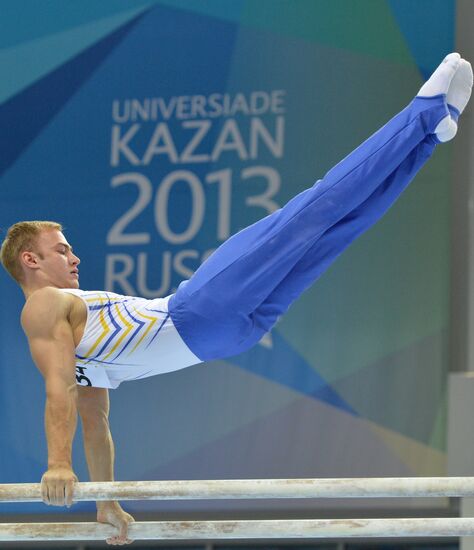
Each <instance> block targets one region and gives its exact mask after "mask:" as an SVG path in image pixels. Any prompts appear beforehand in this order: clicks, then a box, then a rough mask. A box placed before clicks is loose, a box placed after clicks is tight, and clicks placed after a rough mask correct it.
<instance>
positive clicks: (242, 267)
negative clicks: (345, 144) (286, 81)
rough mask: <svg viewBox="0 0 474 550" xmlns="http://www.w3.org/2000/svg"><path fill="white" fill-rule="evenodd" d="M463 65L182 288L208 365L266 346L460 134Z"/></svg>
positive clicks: (193, 339)
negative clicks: (442, 144)
mask: <svg viewBox="0 0 474 550" xmlns="http://www.w3.org/2000/svg"><path fill="white" fill-rule="evenodd" d="M460 63H461V60H460V56H459V55H458V54H451V55H450V56H448V57H447V58H446V59H445V61H444V62H443V64H442V65H440V67H439V68H438V69H437V71H435V73H434V74H433V76H432V77H431V78H430V80H429V81H428V82H427V83H426V84H425V85H424V86H423V87H422V89H421V90H420V93H423V94H425V95H426V97H424V96H420V95H418V96H417V97H416V98H415V99H414V100H413V101H412V102H411V103H410V105H408V107H407V108H406V109H404V110H403V111H402V112H401V113H399V114H398V115H397V116H395V117H394V118H393V119H392V120H391V121H390V122H388V123H387V124H386V125H385V126H384V127H383V128H382V129H381V130H379V131H378V132H377V133H376V134H374V135H373V136H372V137H370V138H369V139H368V140H367V141H365V142H364V143H363V144H362V145H361V146H360V147H359V148H357V149H356V150H355V151H354V152H352V153H351V154H350V155H349V156H347V157H346V158H345V159H344V160H343V161H341V162H340V163H339V164H338V165H336V166H335V167H334V168H333V169H332V170H330V171H329V172H328V173H327V174H326V176H325V177H324V178H323V179H322V180H321V181H319V182H317V183H316V184H315V185H313V187H311V188H310V189H307V190H306V191H304V192H302V193H300V194H299V195H297V196H296V197H294V198H293V199H292V200H291V201H290V202H289V203H287V204H286V205H285V206H284V207H283V208H281V209H280V210H278V211H276V212H274V213H273V214H271V215H270V216H267V217H266V218H264V219H262V220H260V221H259V222H257V223H255V224H253V225H252V226H250V227H248V228H246V229H244V230H243V231H240V232H239V233H237V234H236V235H234V236H233V237H231V238H230V239H229V240H228V241H226V242H225V243H224V244H223V245H222V246H221V247H219V248H218V249H217V251H216V252H215V253H214V254H213V255H212V256H211V257H210V258H209V259H208V260H207V261H206V262H204V263H203V264H202V265H201V266H200V268H199V269H198V270H197V271H196V273H195V274H194V275H193V276H192V277H191V279H190V280H189V281H186V282H185V283H183V284H182V285H180V288H179V289H178V291H177V293H176V294H175V295H173V296H172V297H171V299H170V302H169V308H170V314H171V318H172V319H173V322H174V323H175V325H176V328H177V330H178V332H179V333H180V335H181V337H182V338H183V340H184V341H185V342H186V344H187V345H188V346H189V347H190V349H191V350H192V351H193V352H194V353H195V354H196V355H197V356H198V357H199V358H200V359H202V360H210V359H214V358H218V357H225V356H228V355H234V354H236V353H239V352H240V351H243V350H244V349H247V348H248V347H250V346H251V345H252V344H253V343H255V342H256V341H258V339H259V337H260V336H261V335H262V334H263V332H265V330H268V329H269V328H270V326H271V324H272V322H274V321H275V320H276V319H277V317H278V315H280V314H281V313H283V312H284V311H286V309H287V307H288V306H289V304H290V303H291V302H292V301H293V300H294V299H296V298H297V297H298V296H299V295H300V294H301V292H303V291H304V289H305V288H307V286H309V284H311V283H312V282H313V281H314V280H315V279H316V278H317V277H318V276H319V275H320V273H321V272H322V271H323V270H324V269H326V267H327V266H328V265H329V264H330V263H331V261H332V260H333V259H334V258H335V257H336V256H337V255H338V254H340V252H342V250H343V249H344V248H345V247H346V246H347V245H348V244H349V242H351V240H353V239H354V238H355V237H356V236H357V235H358V234H360V233H361V232H363V231H364V230H366V229H367V228H368V227H370V226H371V225H372V224H373V223H375V221H377V219H379V218H380V217H381V216H382V215H383V214H384V213H385V211H386V210H387V208H388V207H389V206H390V204H392V203H393V201H394V200H395V199H396V198H397V197H398V195H399V194H400V193H401V192H402V190H403V189H404V188H405V187H406V185H408V183H409V182H410V181H411V180H412V178H413V177H414V176H415V174H416V173H417V171H418V170H419V169H420V168H421V166H422V165H423V163H424V162H425V161H426V160H427V159H428V158H429V156H430V155H431V153H432V152H433V150H434V148H435V145H436V144H437V143H439V141H442V140H446V139H450V138H451V137H453V136H454V134H455V131H456V129H457V125H456V121H457V116H458V114H459V113H460V112H461V111H462V109H463V108H464V106H465V103H467V100H468V99H469V96H468V95H467V97H465V96H466V94H464V95H463V94H461V95H462V97H463V102H460V101H458V104H454V105H448V102H447V100H448V101H449V99H450V93H449V87H450V83H451V81H452V82H455V81H456V79H455V78H453V76H455V75H457V71H458V69H459V67H460ZM464 63H467V62H464ZM467 65H469V64H467ZM469 70H470V66H469ZM471 79H472V72H471ZM457 80H459V78H458V79H457ZM461 80H462V81H463V79H461ZM471 84H472V80H471ZM457 88H459V86H458V85H456V89H457ZM469 92H470V88H469ZM466 93H467V92H466ZM451 96H453V94H451ZM462 103H463V104H462ZM283 296H286V298H284V299H283ZM272 320H273V321H272Z"/></svg>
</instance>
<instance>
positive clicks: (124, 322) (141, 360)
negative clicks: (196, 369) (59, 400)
mask: <svg viewBox="0 0 474 550" xmlns="http://www.w3.org/2000/svg"><path fill="white" fill-rule="evenodd" d="M60 290H61V291H62V292H67V293H69V294H74V295H75V296H78V297H79V298H81V299H82V301H83V302H84V303H85V304H86V307H87V322H86V325H85V328H84V335H83V336H82V339H81V341H80V342H79V344H78V346H77V347H76V379H77V384H79V385H81V386H93V387H97V388H116V387H118V386H119V385H120V383H121V382H124V381H125V380H137V379H139V378H146V377H148V376H153V375H155V374H163V373H165V372H171V371H175V370H179V369H183V368H185V367H189V366H190V365H194V364H196V363H200V362H201V360H200V359H199V358H198V357H196V356H195V355H194V353H192V352H191V350H190V349H189V348H188V347H187V346H186V344H185V343H184V342H183V340H182V339H181V337H180V335H179V334H178V331H177V330H176V328H175V326H174V323H173V321H172V320H171V317H170V314H169V313H168V300H169V298H170V296H167V297H166V298H156V299H154V300H147V299H145V298H137V297H134V296H122V295H120V294H115V293H113V292H106V291H102V290H94V291H85V290H76V289H71V288H63V289H60Z"/></svg>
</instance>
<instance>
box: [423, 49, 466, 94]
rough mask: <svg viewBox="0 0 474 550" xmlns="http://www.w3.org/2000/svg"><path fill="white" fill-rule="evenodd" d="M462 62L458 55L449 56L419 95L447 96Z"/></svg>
mask: <svg viewBox="0 0 474 550" xmlns="http://www.w3.org/2000/svg"><path fill="white" fill-rule="evenodd" d="M460 62H461V56H460V55H459V54H458V53H450V54H449V55H447V56H446V57H445V58H444V59H443V61H442V62H441V64H440V65H439V67H438V68H437V69H436V70H435V72H434V73H433V74H432V75H431V76H430V78H429V79H428V80H427V81H426V82H425V83H424V84H423V86H422V87H421V88H420V91H419V92H418V94H417V95H419V96H423V97H432V96H434V95H439V94H447V93H448V89H449V85H450V83H451V80H452V79H453V77H454V74H455V73H456V70H457V68H458V67H459V64H460Z"/></svg>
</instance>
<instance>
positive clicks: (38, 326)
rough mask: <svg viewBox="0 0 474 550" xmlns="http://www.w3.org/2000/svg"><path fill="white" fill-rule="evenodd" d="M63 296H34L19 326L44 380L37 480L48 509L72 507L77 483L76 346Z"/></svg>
mask: <svg viewBox="0 0 474 550" xmlns="http://www.w3.org/2000/svg"><path fill="white" fill-rule="evenodd" d="M69 307H70V306H69V305H68V302H67V301H66V300H65V296H64V294H62V293H61V292H59V291H57V290H56V289H54V288H51V287H45V288H42V289H40V290H37V291H36V292H34V293H33V294H32V295H31V296H30V297H29V298H28V301H27V302H26V304H25V307H24V308H23V312H22V316H21V324H22V327H23V330H24V331H25V334H26V336H27V338H28V342H29V346H30V351H31V355H32V357H33V360H34V362H35V364H36V366H37V367H38V369H39V370H40V372H41V374H42V375H43V377H44V380H45V388H46V409H45V427H46V438H47V443H48V470H47V471H46V473H45V474H44V475H43V477H42V479H41V495H42V498H43V501H44V502H45V503H46V504H53V505H56V506H63V505H67V506H70V505H71V504H72V500H73V492H74V483H75V482H77V477H76V475H75V474H74V472H73V470H72V442H73V439H74V434H75V431H76V424H77V387H76V373H75V346H74V339H73V333H72V328H71V325H70V323H69V320H68V316H69Z"/></svg>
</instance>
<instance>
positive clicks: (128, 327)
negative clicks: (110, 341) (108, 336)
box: [103, 304, 133, 360]
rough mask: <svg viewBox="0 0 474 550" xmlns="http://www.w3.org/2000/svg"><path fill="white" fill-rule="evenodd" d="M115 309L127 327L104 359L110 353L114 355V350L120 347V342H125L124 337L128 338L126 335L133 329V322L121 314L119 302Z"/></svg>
mask: <svg viewBox="0 0 474 550" xmlns="http://www.w3.org/2000/svg"><path fill="white" fill-rule="evenodd" d="M115 311H116V313H117V316H118V317H119V319H120V320H121V321H122V323H123V324H124V325H125V326H126V327H127V328H126V330H125V332H124V333H123V334H122V336H120V338H119V339H118V340H117V342H116V343H115V345H114V347H113V348H112V349H111V350H110V351H109V353H108V354H107V355H106V356H105V357H104V358H103V360H105V359H107V358H108V357H110V355H112V353H114V351H115V350H116V349H117V348H118V346H120V344H121V343H122V342H123V339H124V338H126V336H127V335H128V334H129V333H130V331H131V330H132V329H133V324H132V323H130V321H127V319H125V317H124V316H123V315H122V314H121V312H120V309H119V307H118V305H117V304H115Z"/></svg>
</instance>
